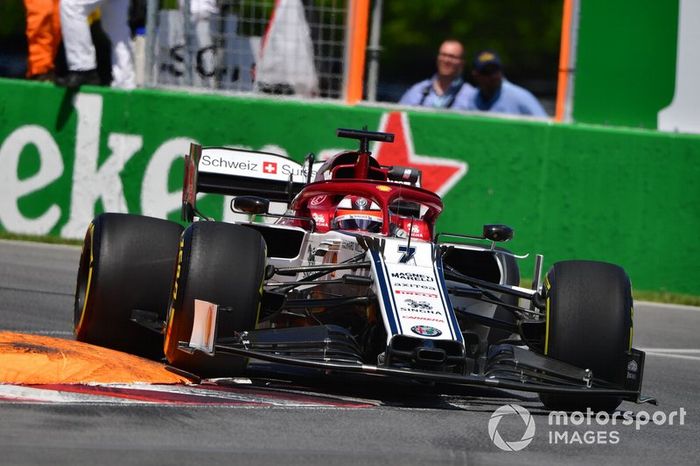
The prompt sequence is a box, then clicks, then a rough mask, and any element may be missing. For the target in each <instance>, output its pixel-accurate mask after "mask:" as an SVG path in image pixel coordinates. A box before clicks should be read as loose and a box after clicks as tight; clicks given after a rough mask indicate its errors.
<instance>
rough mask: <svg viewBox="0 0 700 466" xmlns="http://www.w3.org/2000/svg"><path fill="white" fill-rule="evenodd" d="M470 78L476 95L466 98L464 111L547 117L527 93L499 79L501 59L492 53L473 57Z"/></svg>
mask: <svg viewBox="0 0 700 466" xmlns="http://www.w3.org/2000/svg"><path fill="white" fill-rule="evenodd" d="M472 77H473V78H474V84H476V87H477V89H478V91H477V92H475V93H474V94H473V95H472V96H471V97H470V99H469V100H468V102H467V106H466V107H465V108H464V109H465V110H481V111H484V112H496V113H511V114H516V115H533V116H539V117H546V116H547V113H546V112H545V111H544V109H543V108H542V105H540V103H539V102H538V101H537V99H536V98H535V96H534V95H532V93H531V92H530V91H528V90H527V89H524V88H522V87H520V86H516V85H515V84H513V83H511V82H509V81H508V80H507V79H505V77H503V67H502V66H501V59H500V58H499V57H498V55H496V54H495V53H494V52H491V51H489V50H484V51H482V52H479V53H478V54H477V55H476V58H475V59H474V68H473V70H472Z"/></svg>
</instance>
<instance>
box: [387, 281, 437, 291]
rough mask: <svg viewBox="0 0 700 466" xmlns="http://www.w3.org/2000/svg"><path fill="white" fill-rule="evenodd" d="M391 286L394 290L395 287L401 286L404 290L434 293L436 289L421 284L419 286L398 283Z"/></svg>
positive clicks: (417, 284)
mask: <svg viewBox="0 0 700 466" xmlns="http://www.w3.org/2000/svg"><path fill="white" fill-rule="evenodd" d="M392 286H393V287H394V288H396V287H397V286H401V287H404V288H412V289H414V290H432V291H436V290H437V288H435V287H434V286H430V285H423V284H420V283H402V282H398V283H392Z"/></svg>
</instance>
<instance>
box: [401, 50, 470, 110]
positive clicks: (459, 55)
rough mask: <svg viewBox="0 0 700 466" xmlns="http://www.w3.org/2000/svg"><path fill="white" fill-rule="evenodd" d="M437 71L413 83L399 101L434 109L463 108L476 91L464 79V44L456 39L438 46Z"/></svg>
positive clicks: (404, 103)
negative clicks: (428, 77) (427, 77)
mask: <svg viewBox="0 0 700 466" xmlns="http://www.w3.org/2000/svg"><path fill="white" fill-rule="evenodd" d="M436 65H437V72H436V73H435V75H433V77H432V78H430V79H426V80H424V81H421V82H419V83H417V84H414V85H413V86H412V87H411V88H410V89H409V90H407V91H406V93H404V95H403V96H402V97H401V100H400V101H399V103H400V104H403V105H418V106H422V107H434V108H462V107H464V106H465V105H466V103H467V99H468V98H469V96H471V95H472V94H473V93H474V92H476V90H475V89H474V88H473V87H472V86H471V84H469V83H466V82H464V80H463V79H462V72H463V71H464V46H463V45H462V43H461V42H459V41H458V40H455V39H447V40H445V41H444V42H443V43H442V44H441V45H440V50H439V52H438V56H437V60H436Z"/></svg>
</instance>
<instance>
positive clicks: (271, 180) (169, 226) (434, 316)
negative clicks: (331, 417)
mask: <svg viewBox="0 0 700 466" xmlns="http://www.w3.org/2000/svg"><path fill="white" fill-rule="evenodd" d="M337 134H338V136H340V137H344V138H352V139H357V140H358V141H359V149H358V150H356V151H344V152H341V153H339V154H337V155H335V156H333V157H331V158H330V159H328V160H327V161H325V162H323V163H321V162H319V163H314V161H313V156H312V155H311V154H310V155H309V157H307V160H306V162H304V163H303V164H301V163H297V162H295V161H293V160H290V159H288V158H285V157H282V156H279V155H275V154H271V153H265V152H256V151H248V150H241V149H232V148H225V147H206V148H203V147H201V146H199V145H192V146H191V148H190V152H189V154H188V155H187V156H186V157H185V177H184V186H183V204H182V217H183V220H184V223H188V224H189V226H187V228H184V229H183V227H182V226H181V225H180V224H179V223H175V222H171V221H167V220H162V219H156V218H150V217H143V216H138V215H128V214H113V213H106V214H102V215H100V216H98V217H97V218H95V219H94V221H93V222H92V223H91V224H90V225H89V227H88V230H87V234H86V236H85V243H84V247H83V251H82V256H81V260H80V266H79V271H78V279H77V286H76V296H75V334H76V336H77V339H78V340H81V341H85V342H89V343H93V344H97V345H101V346H106V347H111V348H115V349H118V350H122V351H127V352H130V353H134V354H138V355H142V356H146V357H151V358H162V357H163V354H164V355H165V358H166V359H167V362H168V363H169V364H170V365H171V366H174V367H176V368H179V369H181V370H184V371H188V372H191V373H195V374H198V375H201V376H208V377H213V376H235V375H238V374H241V373H244V372H245V370H246V366H247V364H248V361H249V360H250V359H255V360H261V361H268V362H272V363H278V365H279V364H280V363H281V364H288V365H297V366H303V367H307V368H314V369H319V370H321V371H322V372H323V373H333V372H338V373H343V372H354V373H367V374H372V375H374V376H384V377H389V378H402V379H409V380H416V381H431V382H436V383H444V384H455V385H463V386H485V387H494V388H502V389H512V390H519V391H527V392H536V393H538V394H539V396H540V399H541V400H542V402H543V404H544V405H545V407H547V408H550V409H572V410H574V409H576V410H580V409H584V408H586V407H591V408H595V409H600V410H612V409H615V408H616V407H617V406H618V405H619V404H620V402H621V401H622V400H629V401H634V402H645V401H653V399H650V398H645V397H643V396H642V395H641V384H642V375H643V368H644V353H643V352H642V351H639V350H636V349H634V348H632V312H633V309H632V307H633V304H632V296H631V290H630V281H629V278H628V277H627V275H626V273H625V272H624V270H623V269H622V268H620V267H618V266H616V265H612V264H608V263H603V262H592V261H565V262H558V263H555V264H554V265H553V267H552V268H551V270H550V271H549V272H548V273H547V274H546V276H545V278H544V281H542V280H541V275H542V256H540V255H538V256H537V260H536V270H535V273H534V280H533V285H532V288H523V287H520V286H519V284H520V273H519V269H518V265H517V263H516V259H517V257H516V256H515V255H514V254H513V253H511V252H510V251H508V250H506V249H504V248H501V247H496V244H497V243H501V242H505V241H508V240H509V239H511V238H512V236H513V231H512V229H510V228H509V227H507V226H505V225H485V226H484V228H483V231H482V232H481V234H478V235H466V234H456V233H455V234H453V233H436V231H435V222H436V220H437V218H438V216H439V215H440V213H441V211H442V210H443V203H442V201H441V199H440V197H439V196H438V195H436V194H434V193H432V192H430V191H428V190H425V189H423V188H421V187H420V179H421V173H420V172H419V171H418V170H416V169H415V168H411V167H397V166H394V167H386V166H381V165H380V164H379V163H378V162H377V160H376V159H374V158H373V157H372V156H371V152H370V150H369V148H370V147H369V146H370V142H371V141H375V142H379V143H391V142H392V141H393V135H392V134H389V133H379V132H371V131H366V130H349V129H339V130H338V132H337ZM319 165H320V166H319ZM314 171H315V173H314ZM198 193H215V194H223V195H225V196H231V202H230V209H231V210H232V212H235V213H236V214H238V217H239V218H238V220H234V221H231V222H226V223H224V222H219V221H213V220H211V219H209V218H208V217H207V215H206V214H205V213H203V212H201V211H200V210H199V208H198V207H197V199H198V197H197V195H198ZM280 205H281V207H282V209H281V210H280V209H279V207H280ZM276 208H277V210H278V213H272V212H273V211H274V210H275V209H276Z"/></svg>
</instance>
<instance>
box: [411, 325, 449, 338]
mask: <svg viewBox="0 0 700 466" xmlns="http://www.w3.org/2000/svg"><path fill="white" fill-rule="evenodd" d="M411 331H412V332H413V333H415V334H418V335H421V336H424V337H439V336H440V335H442V332H441V331H440V330H439V329H437V328H435V327H431V326H429V325H416V326H414V327H411Z"/></svg>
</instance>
